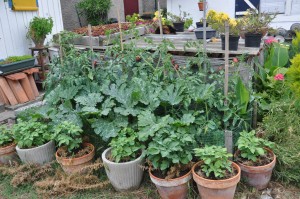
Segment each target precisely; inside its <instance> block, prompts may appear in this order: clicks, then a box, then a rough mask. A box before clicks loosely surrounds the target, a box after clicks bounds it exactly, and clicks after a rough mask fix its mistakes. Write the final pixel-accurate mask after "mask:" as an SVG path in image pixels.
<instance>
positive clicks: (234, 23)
mask: <svg viewBox="0 0 300 199" xmlns="http://www.w3.org/2000/svg"><path fill="white" fill-rule="evenodd" d="M229 25H230V26H232V27H236V25H237V22H236V20H235V19H230V20H229Z"/></svg>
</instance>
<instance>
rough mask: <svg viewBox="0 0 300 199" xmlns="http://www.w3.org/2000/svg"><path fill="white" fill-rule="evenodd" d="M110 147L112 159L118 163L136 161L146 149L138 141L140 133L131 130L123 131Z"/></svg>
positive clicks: (125, 129)
mask: <svg viewBox="0 0 300 199" xmlns="http://www.w3.org/2000/svg"><path fill="white" fill-rule="evenodd" d="M109 145H110V146H111V157H112V158H113V160H114V161H115V162H117V163H118V162H120V161H121V162H128V161H132V160H135V159H136V158H138V156H139V155H141V154H142V149H144V145H143V144H142V143H141V142H140V141H139V140H138V133H137V132H135V131H134V130H133V129H131V128H124V129H122V130H121V131H120V132H119V134H118V136H117V137H115V138H113V139H112V140H111V142H110V144H109Z"/></svg>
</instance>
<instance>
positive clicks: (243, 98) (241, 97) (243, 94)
mask: <svg viewBox="0 0 300 199" xmlns="http://www.w3.org/2000/svg"><path fill="white" fill-rule="evenodd" d="M235 94H236V97H237V100H238V101H239V103H240V105H241V106H242V109H241V114H245V113H247V107H248V103H249V100H250V93H249V91H248V89H247V88H246V86H245V85H244V83H243V81H242V79H241V78H240V77H239V78H238V82H237V84H236V87H235Z"/></svg>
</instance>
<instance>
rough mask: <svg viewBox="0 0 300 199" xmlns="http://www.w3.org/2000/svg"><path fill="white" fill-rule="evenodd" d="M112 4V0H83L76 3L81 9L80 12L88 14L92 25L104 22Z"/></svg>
mask: <svg viewBox="0 0 300 199" xmlns="http://www.w3.org/2000/svg"><path fill="white" fill-rule="evenodd" d="M111 6H112V3H111V0H82V1H80V2H79V3H78V4H76V7H77V8H78V9H79V10H81V13H80V14H81V15H84V16H86V19H87V21H88V22H89V23H90V24H91V25H99V24H100V23H104V22H105V21H106V20H107V13H108V11H109V9H110V7H111Z"/></svg>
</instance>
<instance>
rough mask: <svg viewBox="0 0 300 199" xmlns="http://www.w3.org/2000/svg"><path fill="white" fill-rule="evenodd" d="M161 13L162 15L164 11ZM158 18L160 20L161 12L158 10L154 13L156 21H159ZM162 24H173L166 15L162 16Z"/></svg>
mask: <svg viewBox="0 0 300 199" xmlns="http://www.w3.org/2000/svg"><path fill="white" fill-rule="evenodd" d="M160 13H161V15H162V11H161V12H160ZM158 20H159V12H158V10H157V11H156V12H155V13H154V18H153V21H154V22H156V23H158ZM161 24H162V25H163V26H168V25H172V22H171V21H170V20H169V19H167V18H166V17H163V16H161Z"/></svg>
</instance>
